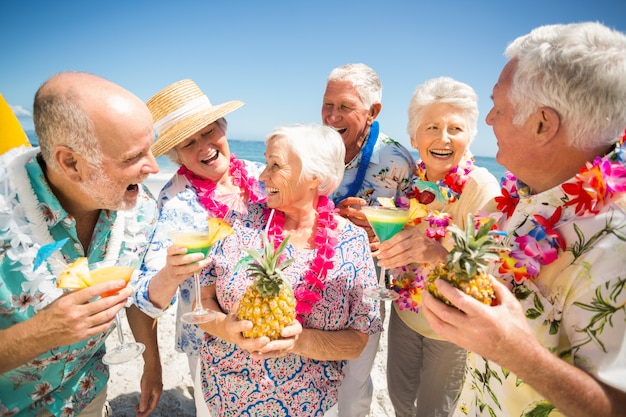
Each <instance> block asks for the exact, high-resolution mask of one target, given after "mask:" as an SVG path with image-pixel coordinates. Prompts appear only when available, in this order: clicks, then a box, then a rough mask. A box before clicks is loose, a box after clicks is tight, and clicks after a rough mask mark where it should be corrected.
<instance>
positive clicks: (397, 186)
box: [330, 132, 415, 204]
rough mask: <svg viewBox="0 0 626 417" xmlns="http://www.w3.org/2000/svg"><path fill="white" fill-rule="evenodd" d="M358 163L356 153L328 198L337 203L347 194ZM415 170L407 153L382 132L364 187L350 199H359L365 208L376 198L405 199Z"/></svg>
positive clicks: (379, 135)
mask: <svg viewBox="0 0 626 417" xmlns="http://www.w3.org/2000/svg"><path fill="white" fill-rule="evenodd" d="M360 163H361V153H358V154H357V155H356V156H355V157H354V158H353V159H352V161H350V162H349V163H348V164H347V165H346V170H345V172H344V175H343V179H342V180H341V184H339V187H338V188H337V190H335V192H334V193H333V194H332V195H331V196H330V198H332V199H336V198H337V197H339V196H342V195H344V194H345V193H346V192H347V191H348V189H349V188H350V184H352V182H353V181H354V179H355V177H356V175H357V171H358V169H359V165H360ZM414 169H415V160H414V159H413V156H411V153H410V152H409V151H408V149H406V148H405V147H404V146H402V145H401V144H400V143H398V142H396V141H395V140H393V139H392V138H390V137H389V136H387V135H385V134H384V133H382V132H381V133H379V134H378V140H377V141H376V145H374V150H373V152H372V157H371V158H370V163H369V165H368V167H367V171H365V178H364V179H363V184H362V185H361V187H360V188H359V191H358V192H357V194H356V195H355V196H350V197H360V198H362V199H364V200H366V201H367V202H368V204H373V203H374V202H375V201H376V197H391V198H394V199H395V198H398V197H401V196H404V195H405V194H406V193H407V192H408V191H409V189H410V185H411V175H412V173H413V170H414Z"/></svg>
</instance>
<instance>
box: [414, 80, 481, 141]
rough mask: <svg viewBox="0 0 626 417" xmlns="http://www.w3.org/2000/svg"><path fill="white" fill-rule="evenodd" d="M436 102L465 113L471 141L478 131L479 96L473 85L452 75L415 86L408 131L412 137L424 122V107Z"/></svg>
mask: <svg viewBox="0 0 626 417" xmlns="http://www.w3.org/2000/svg"><path fill="white" fill-rule="evenodd" d="M435 103H445V104H449V105H451V106H453V107H454V108H456V109H459V110H460V111H462V112H463V114H464V115H465V120H466V122H467V127H468V130H469V131H468V133H469V136H470V142H471V141H472V140H474V137H475V136H476V133H477V132H478V96H477V95H476V92H475V91H474V89H473V88H472V87H470V86H469V85H467V84H465V83H462V82H460V81H456V80H454V79H452V78H450V77H439V78H433V79H431V80H428V81H426V82H425V83H424V84H420V85H418V86H417V87H416V88H415V91H414V92H413V97H411V101H410V103H409V110H408V113H409V122H408V124H407V131H408V133H409V136H410V137H414V136H415V131H416V130H417V128H418V127H419V125H420V123H421V122H422V114H423V112H424V109H425V108H426V107H427V106H429V105H431V104H435Z"/></svg>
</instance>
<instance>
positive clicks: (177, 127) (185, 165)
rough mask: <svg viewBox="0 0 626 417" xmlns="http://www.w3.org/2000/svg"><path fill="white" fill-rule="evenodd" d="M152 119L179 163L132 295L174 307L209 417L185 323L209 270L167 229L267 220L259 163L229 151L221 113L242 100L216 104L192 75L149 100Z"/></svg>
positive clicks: (149, 307)
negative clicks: (197, 282)
mask: <svg viewBox="0 0 626 417" xmlns="http://www.w3.org/2000/svg"><path fill="white" fill-rule="evenodd" d="M146 105H147V106H148V108H149V109H150V112H151V113H152V117H153V119H154V126H155V130H156V131H157V135H158V137H157V141H156V142H155V143H154V144H153V145H152V152H153V153H154V156H160V155H166V156H167V157H168V158H169V159H170V160H171V161H172V162H174V163H176V164H177V165H179V169H178V170H177V172H176V173H175V174H174V176H173V177H172V178H171V179H170V180H169V181H168V183H167V184H165V186H164V187H163V189H162V190H161V192H160V194H159V199H158V207H159V219H158V224H157V226H156V229H155V232H154V236H153V237H152V240H151V243H150V248H149V250H148V252H147V254H146V257H145V260H144V262H143V264H142V266H141V275H140V279H139V282H138V283H136V284H135V285H136V286H137V291H136V292H135V299H136V304H137V306H138V307H139V308H140V309H141V310H142V311H144V312H146V313H147V314H150V315H151V316H153V317H158V316H159V315H160V314H162V313H163V310H165V309H167V308H169V306H170V305H174V301H177V302H176V305H177V316H178V320H177V321H176V350H178V351H179V352H184V353H185V354H187V358H188V361H189V368H190V372H191V377H192V379H193V381H194V385H195V389H194V393H197V394H198V395H195V396H194V397H195V401H196V414H197V415H198V416H199V417H207V416H209V414H208V410H207V407H206V405H205V403H204V399H203V398H202V395H201V392H202V388H201V386H200V384H199V382H198V370H199V366H198V360H199V353H198V351H199V346H200V344H201V342H202V339H203V337H204V332H203V331H202V330H200V329H198V327H197V326H196V325H194V324H188V323H184V322H182V321H181V320H180V318H181V316H182V315H183V314H184V313H187V312H189V311H191V309H192V305H193V302H194V301H195V296H194V294H195V292H194V284H193V282H194V281H193V278H191V276H192V273H193V272H194V271H195V270H197V269H198V268H203V269H202V271H201V272H200V274H201V279H202V280H204V279H206V278H205V277H206V276H207V275H208V274H209V273H210V271H209V269H208V268H205V266H206V265H207V261H206V260H203V259H202V255H201V254H197V253H195V254H189V255H187V254H186V249H185V248H183V247H181V246H176V245H172V241H171V239H170V237H169V235H168V232H170V231H174V230H181V229H193V228H196V229H203V228H206V227H207V217H218V218H220V219H223V220H225V221H226V222H228V223H229V224H231V225H232V226H233V228H234V229H236V230H237V229H239V228H245V227H247V225H248V224H253V223H259V222H263V221H264V220H263V219H265V216H266V211H267V210H266V206H265V204H264V203H263V198H264V197H263V195H262V193H261V190H260V187H259V184H258V182H257V180H256V177H258V174H259V173H260V172H261V169H262V165H261V164H258V163H254V162H249V161H244V160H240V159H237V158H236V157H235V155H233V154H231V153H230V148H229V146H228V139H227V137H226V128H227V123H226V119H224V116H226V115H227V114H229V113H230V112H232V111H234V110H236V109H238V108H240V107H241V106H243V105H244V103H243V102H241V101H238V100H232V101H228V102H226V103H222V104H212V103H211V102H210V101H209V98H208V97H207V96H206V95H205V94H204V93H203V92H202V91H201V90H200V88H198V86H197V85H196V84H195V83H194V82H193V81H192V80H188V79H187V80H181V81H178V82H175V83H174V84H172V85H170V86H168V87H166V88H164V89H162V90H161V91H159V92H158V93H156V94H155V95H154V96H153V97H152V98H150V100H148V102H147V103H146Z"/></svg>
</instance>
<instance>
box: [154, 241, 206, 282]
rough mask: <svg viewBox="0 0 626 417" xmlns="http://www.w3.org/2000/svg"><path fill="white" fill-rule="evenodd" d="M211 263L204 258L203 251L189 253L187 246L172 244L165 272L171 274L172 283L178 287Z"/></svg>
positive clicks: (168, 250)
mask: <svg viewBox="0 0 626 417" xmlns="http://www.w3.org/2000/svg"><path fill="white" fill-rule="evenodd" d="M209 263H210V261H209V260H208V259H205V258H204V255H203V254H202V253H190V254H189V255H187V248H185V247H183V246H178V245H171V246H169V247H168V248H167V258H166V262H165V267H164V269H165V273H166V274H167V275H168V276H169V278H170V280H171V281H172V284H175V285H176V287H178V285H180V284H182V283H183V282H185V281H186V280H187V278H189V277H190V276H192V275H193V274H194V273H196V272H199V271H200V270H201V269H202V268H204V267H205V266H207V265H208V264H209Z"/></svg>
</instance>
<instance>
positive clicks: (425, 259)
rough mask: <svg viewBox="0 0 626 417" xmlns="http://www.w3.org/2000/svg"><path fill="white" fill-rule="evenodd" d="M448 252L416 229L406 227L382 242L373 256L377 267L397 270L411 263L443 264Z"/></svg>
mask: <svg viewBox="0 0 626 417" xmlns="http://www.w3.org/2000/svg"><path fill="white" fill-rule="evenodd" d="M447 254H448V251H447V250H446V248H444V247H443V246H442V245H441V244H440V243H439V242H436V241H434V240H433V239H430V238H428V237H426V235H424V234H423V233H422V232H420V231H419V230H418V229H417V227H415V226H410V227H406V228H404V229H403V230H401V231H400V232H398V233H397V234H396V235H395V236H393V237H391V238H389V239H387V240H386V241H384V242H382V243H381V244H380V245H379V247H378V252H377V253H376V254H375V255H376V258H377V259H378V265H380V266H383V267H385V268H388V269H389V268H397V267H400V266H404V265H408V264H411V263H420V264H422V263H436V262H445V260H446V255H447Z"/></svg>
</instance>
